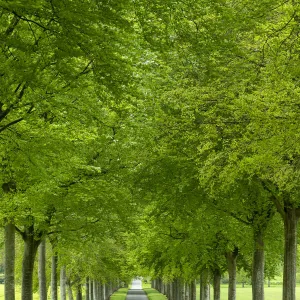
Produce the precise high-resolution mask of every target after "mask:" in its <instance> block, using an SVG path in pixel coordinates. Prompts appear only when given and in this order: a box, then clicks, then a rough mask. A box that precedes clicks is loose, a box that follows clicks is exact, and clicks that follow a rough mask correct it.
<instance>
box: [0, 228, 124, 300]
mask: <svg viewBox="0 0 300 300" xmlns="http://www.w3.org/2000/svg"><path fill="white" fill-rule="evenodd" d="M26 242H27V243H26ZM26 242H25V247H24V257H23V266H22V268H23V269H22V277H23V280H22V300H32V297H33V292H32V279H33V266H34V261H35V253H36V252H37V248H38V249H39V251H38V279H39V298H40V300H47V299H48V298H47V294H48V286H47V280H46V242H45V239H43V240H42V241H41V242H40V243H39V245H36V243H34V242H33V243H28V241H26ZM28 244H29V245H28ZM31 245H33V246H32V247H31ZM35 248H36V249H35ZM29 254H30V255H29ZM57 267H58V256H57V255H56V254H54V255H53V256H52V261H51V287H50V289H51V300H57V299H58V286H60V299H61V300H66V299H67V298H68V299H69V300H74V299H76V300H83V291H82V288H83V287H85V300H108V299H109V297H110V296H111V295H112V294H113V293H114V292H115V291H116V290H117V289H118V288H119V283H120V281H119V280H114V281H113V282H109V283H100V282H99V281H97V280H92V279H90V278H86V280H85V281H86V283H85V284H83V282H82V279H81V278H80V277H79V276H77V277H76V278H75V279H73V280H71V279H70V278H69V277H68V276H67V272H66V268H65V266H62V267H61V269H60V276H58V268H57ZM14 269H15V226H14V225H13V224H11V223H8V224H7V225H6V226H5V288H4V289H5V300H15V274H14ZM74 292H75V293H76V296H75V297H76V298H75V297H74V295H73V293H74Z"/></svg>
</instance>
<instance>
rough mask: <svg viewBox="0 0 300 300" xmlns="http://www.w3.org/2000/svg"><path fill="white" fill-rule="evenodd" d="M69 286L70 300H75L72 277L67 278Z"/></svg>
mask: <svg viewBox="0 0 300 300" xmlns="http://www.w3.org/2000/svg"><path fill="white" fill-rule="evenodd" d="M67 287H68V295H69V300H73V299H74V298H73V291H72V284H71V280H70V279H67Z"/></svg>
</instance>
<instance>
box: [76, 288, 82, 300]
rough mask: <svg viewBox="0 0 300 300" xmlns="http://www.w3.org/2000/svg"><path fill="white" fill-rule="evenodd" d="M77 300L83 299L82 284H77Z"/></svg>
mask: <svg viewBox="0 0 300 300" xmlns="http://www.w3.org/2000/svg"><path fill="white" fill-rule="evenodd" d="M76 300H82V290H81V284H78V285H77V294H76Z"/></svg>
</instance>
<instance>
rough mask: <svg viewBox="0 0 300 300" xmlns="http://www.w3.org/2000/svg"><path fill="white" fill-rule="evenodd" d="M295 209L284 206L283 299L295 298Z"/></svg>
mask: <svg viewBox="0 0 300 300" xmlns="http://www.w3.org/2000/svg"><path fill="white" fill-rule="evenodd" d="M297 225H298V216H297V209H296V208H290V207H285V215H284V242H285V245H284V246H285V247H284V267H283V299H284V300H296V265H297Z"/></svg>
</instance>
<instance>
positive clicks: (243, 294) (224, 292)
mask: <svg viewBox="0 0 300 300" xmlns="http://www.w3.org/2000/svg"><path fill="white" fill-rule="evenodd" d="M211 295H212V296H213V289H212V288H211ZM296 295H297V298H296V299H297V300H300V287H297V288H296ZM199 298H200V288H199V287H198V286H197V300H199ZM211 298H212V297H211ZM227 299H228V286H227V285H222V286H221V300H227ZM236 299H237V300H252V287H251V285H246V286H245V287H244V288H243V287H237V288H236ZM281 299H282V286H280V285H274V286H271V287H268V286H265V300H281Z"/></svg>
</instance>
